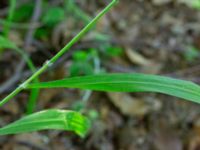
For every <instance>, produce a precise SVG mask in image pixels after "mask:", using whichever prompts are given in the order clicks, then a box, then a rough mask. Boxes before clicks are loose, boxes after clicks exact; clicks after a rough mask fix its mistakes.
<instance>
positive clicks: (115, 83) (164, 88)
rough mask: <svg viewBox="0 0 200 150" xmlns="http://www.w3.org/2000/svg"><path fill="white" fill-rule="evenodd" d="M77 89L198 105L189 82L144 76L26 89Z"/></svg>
mask: <svg viewBox="0 0 200 150" xmlns="http://www.w3.org/2000/svg"><path fill="white" fill-rule="evenodd" d="M60 87H65V88H79V89H89V90H96V91H109V92H157V93H163V94H168V95H171V96H176V97H179V98H183V99H186V100H190V101H192V102H197V103H200V86H198V85H197V84H195V83H192V82H190V81H184V80H177V79H173V78H169V77H163V76H158V75H145V74H133V73H128V74H123V73H122V74H103V75H92V76H83V77H73V78H67V79H63V80H57V81H51V82H44V83H33V84H30V85H29V86H28V88H60Z"/></svg>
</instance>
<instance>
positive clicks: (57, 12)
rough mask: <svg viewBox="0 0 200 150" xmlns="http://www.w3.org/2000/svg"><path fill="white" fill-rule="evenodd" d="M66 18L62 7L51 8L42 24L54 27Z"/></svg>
mask: <svg viewBox="0 0 200 150" xmlns="http://www.w3.org/2000/svg"><path fill="white" fill-rule="evenodd" d="M64 18H65V12H64V10H63V9H62V8H60V7H52V8H49V9H48V11H47V12H46V13H45V15H44V17H43V18H42V22H43V23H44V24H45V25H47V26H49V27H52V26H54V25H56V24H57V23H59V22H60V21H62V20H63V19H64Z"/></svg>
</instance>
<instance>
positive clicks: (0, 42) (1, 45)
mask: <svg viewBox="0 0 200 150" xmlns="http://www.w3.org/2000/svg"><path fill="white" fill-rule="evenodd" d="M5 48H10V49H16V48H17V46H16V45H15V44H14V43H13V42H11V41H10V40H9V39H7V38H5V37H3V36H1V35H0V49H5Z"/></svg>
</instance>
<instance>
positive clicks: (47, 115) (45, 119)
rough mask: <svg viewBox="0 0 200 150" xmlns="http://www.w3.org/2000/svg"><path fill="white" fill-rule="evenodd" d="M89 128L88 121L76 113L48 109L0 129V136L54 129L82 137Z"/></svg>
mask: <svg viewBox="0 0 200 150" xmlns="http://www.w3.org/2000/svg"><path fill="white" fill-rule="evenodd" d="M89 128H90V122H89V120H88V119H87V118H85V117H84V116H82V115H81V114H80V113H78V112H75V111H68V110H57V109H50V110H45V111H41V112H37V113H34V114H31V115H28V116H26V117H24V118H22V119H20V120H18V121H16V122H14V123H11V124H9V125H7V126H5V127H3V128H0V135H7V134H17V133H25V132H33V131H39V130H48V129H56V130H66V131H74V132H75V133H76V134H78V135H79V136H81V137H84V136H85V135H86V133H87V132H88V129H89Z"/></svg>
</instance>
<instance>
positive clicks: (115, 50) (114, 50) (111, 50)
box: [106, 46, 123, 57]
mask: <svg viewBox="0 0 200 150" xmlns="http://www.w3.org/2000/svg"><path fill="white" fill-rule="evenodd" d="M106 53H107V55H109V56H112V57H113V56H120V55H122V53H123V50H122V48H120V47H114V46H110V47H108V48H106Z"/></svg>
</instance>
